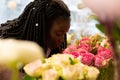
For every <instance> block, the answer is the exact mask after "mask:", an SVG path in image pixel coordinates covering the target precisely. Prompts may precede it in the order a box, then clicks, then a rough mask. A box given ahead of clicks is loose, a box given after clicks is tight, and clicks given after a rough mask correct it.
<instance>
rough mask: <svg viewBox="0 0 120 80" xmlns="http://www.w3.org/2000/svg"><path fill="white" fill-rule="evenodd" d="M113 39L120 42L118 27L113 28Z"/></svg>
mask: <svg viewBox="0 0 120 80" xmlns="http://www.w3.org/2000/svg"><path fill="white" fill-rule="evenodd" d="M113 37H114V39H115V40H116V41H119V42H120V29H119V28H118V27H117V26H114V28H113Z"/></svg>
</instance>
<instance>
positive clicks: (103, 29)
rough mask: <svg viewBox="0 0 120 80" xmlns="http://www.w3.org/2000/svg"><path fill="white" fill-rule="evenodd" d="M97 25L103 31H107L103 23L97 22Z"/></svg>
mask: <svg viewBox="0 0 120 80" xmlns="http://www.w3.org/2000/svg"><path fill="white" fill-rule="evenodd" d="M96 27H97V28H98V29H99V30H100V31H101V32H103V33H105V27H104V26H103V25H102V24H96Z"/></svg>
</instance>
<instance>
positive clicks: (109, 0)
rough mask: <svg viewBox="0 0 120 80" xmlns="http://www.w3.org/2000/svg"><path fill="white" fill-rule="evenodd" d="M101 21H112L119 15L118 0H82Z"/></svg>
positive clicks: (119, 3) (119, 6)
mask: <svg viewBox="0 0 120 80" xmlns="http://www.w3.org/2000/svg"><path fill="white" fill-rule="evenodd" d="M83 2H84V3H85V4H86V5H87V6H88V7H89V8H91V9H92V10H93V12H95V13H96V14H97V15H98V16H99V18H100V19H101V20H103V21H105V20H106V18H107V19H108V20H113V19H114V18H116V17H118V16H119V15H120V10H119V8H120V0H83Z"/></svg>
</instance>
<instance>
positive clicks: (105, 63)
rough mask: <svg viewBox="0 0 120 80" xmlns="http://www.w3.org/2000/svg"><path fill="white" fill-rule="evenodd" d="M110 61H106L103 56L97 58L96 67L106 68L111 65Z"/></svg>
mask: <svg viewBox="0 0 120 80" xmlns="http://www.w3.org/2000/svg"><path fill="white" fill-rule="evenodd" d="M108 62H109V59H105V58H104V57H102V56H95V64H94V65H95V66H96V67H98V68H101V67H106V66H108V65H109V63H108Z"/></svg>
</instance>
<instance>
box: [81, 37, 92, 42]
mask: <svg viewBox="0 0 120 80" xmlns="http://www.w3.org/2000/svg"><path fill="white" fill-rule="evenodd" d="M80 44H91V41H90V39H89V38H88V37H85V38H82V39H81V40H80Z"/></svg>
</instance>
